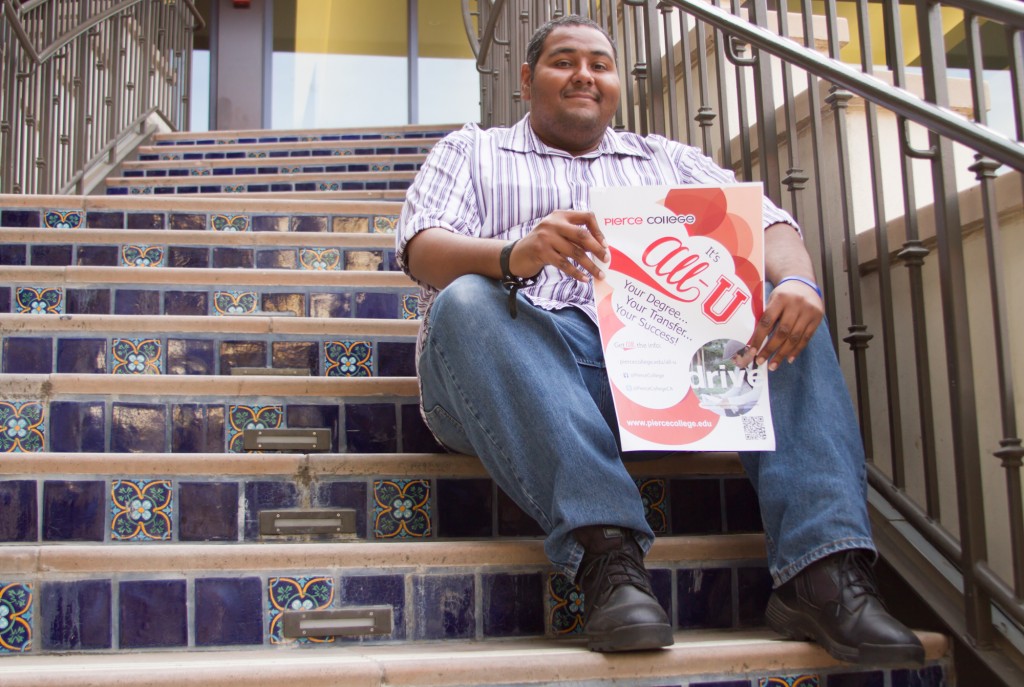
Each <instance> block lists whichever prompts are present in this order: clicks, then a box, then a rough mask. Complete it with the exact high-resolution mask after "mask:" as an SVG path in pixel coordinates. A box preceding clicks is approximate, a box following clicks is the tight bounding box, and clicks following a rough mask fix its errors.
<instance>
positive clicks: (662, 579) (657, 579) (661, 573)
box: [649, 568, 672, 622]
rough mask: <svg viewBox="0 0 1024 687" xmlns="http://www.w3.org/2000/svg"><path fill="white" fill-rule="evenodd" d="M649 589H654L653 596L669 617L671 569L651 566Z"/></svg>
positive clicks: (670, 607)
mask: <svg viewBox="0 0 1024 687" xmlns="http://www.w3.org/2000/svg"><path fill="white" fill-rule="evenodd" d="M649 573H650V577H651V589H652V590H653V591H654V598H655V599H657V600H658V603H660V604H661V607H662V608H664V609H665V613H666V614H667V615H668V617H669V618H671V617H672V571H671V570H667V569H665V568H651V569H650V571H649ZM670 622H671V621H670Z"/></svg>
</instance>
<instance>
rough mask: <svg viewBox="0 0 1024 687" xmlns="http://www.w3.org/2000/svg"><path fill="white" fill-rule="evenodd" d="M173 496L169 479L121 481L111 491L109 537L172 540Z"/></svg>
mask: <svg viewBox="0 0 1024 687" xmlns="http://www.w3.org/2000/svg"><path fill="white" fill-rule="evenodd" d="M173 494H174V492H173V491H172V489H171V483H170V481H169V480H150V481H146V480H137V481H128V480H120V481H118V482H114V483H113V485H112V486H111V488H110V513H111V515H112V516H113V517H112V520H111V523H110V538H111V539H112V540H114V541H153V540H168V539H170V538H171V516H172V511H173Z"/></svg>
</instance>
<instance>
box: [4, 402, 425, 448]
mask: <svg viewBox="0 0 1024 687" xmlns="http://www.w3.org/2000/svg"><path fill="white" fill-rule="evenodd" d="M279 427H280V428H293V429H295V428H328V429H330V430H331V431H332V443H331V450H332V451H335V452H339V451H340V452H346V453H396V452H405V453H420V452H428V453H429V452H435V451H438V450H440V449H439V446H438V444H437V442H436V441H434V439H433V437H432V435H431V434H430V432H429V430H427V428H426V425H424V424H423V420H422V418H421V417H420V413H419V408H418V406H417V405H416V404H414V403H410V402H408V401H403V400H387V399H384V398H381V399H378V400H376V401H375V402H373V403H360V402H346V403H339V402H338V401H336V400H331V401H327V400H317V399H309V400H308V401H306V402H304V403H294V402H290V401H289V402H285V401H284V400H279V399H277V400H276V399H272V398H267V399H261V400H260V402H259V403H251V404H245V403H244V402H241V403H240V402H239V401H229V402H210V403H166V402H164V403H161V402H154V403H132V402H124V401H117V400H102V399H96V400H53V401H49V402H47V403H43V402H42V401H22V400H19V401H4V400H0V453H31V452H39V451H58V452H68V453H79V452H105V451H111V452H115V453H121V452H129V453H140V452H142V453H221V452H224V451H231V452H239V451H241V450H242V448H241V435H242V431H243V430H244V429H246V428H279Z"/></svg>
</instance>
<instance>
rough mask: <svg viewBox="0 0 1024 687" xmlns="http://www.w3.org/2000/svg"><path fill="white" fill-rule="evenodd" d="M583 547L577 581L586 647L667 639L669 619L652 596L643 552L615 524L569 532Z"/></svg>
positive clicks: (620, 647) (622, 647) (650, 645)
mask: <svg viewBox="0 0 1024 687" xmlns="http://www.w3.org/2000/svg"><path fill="white" fill-rule="evenodd" d="M574 534H575V535H576V538H577V539H578V540H579V542H580V543H581V544H582V545H583V548H584V550H585V553H584V554H583V561H582V562H581V563H580V569H579V573H577V575H576V582H577V583H578V584H579V585H580V586H581V587H582V588H583V607H584V614H583V631H584V633H585V634H586V636H587V646H588V647H589V648H590V650H591V651H639V650H642V649H658V648H660V647H663V646H669V645H671V644H672V642H673V639H672V624H671V623H669V621H668V616H667V615H666V614H665V610H664V609H663V608H662V607H661V604H659V603H658V600H657V599H655V598H654V592H653V591H652V590H651V581H650V577H649V576H648V574H647V569H646V568H645V567H644V560H643V558H644V557H643V552H642V551H641V550H640V545H639V544H637V543H636V540H635V539H634V538H633V537H632V536H629V535H628V534H626V533H625V532H623V530H621V529H619V528H618V527H583V528H580V529H578V530H576V531H575V532H574Z"/></svg>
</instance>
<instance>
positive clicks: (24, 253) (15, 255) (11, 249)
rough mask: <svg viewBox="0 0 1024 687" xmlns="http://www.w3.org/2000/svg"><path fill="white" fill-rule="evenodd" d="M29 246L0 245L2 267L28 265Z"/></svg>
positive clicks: (0, 263)
mask: <svg viewBox="0 0 1024 687" xmlns="http://www.w3.org/2000/svg"><path fill="white" fill-rule="evenodd" d="M27 264H28V246H26V245H24V244H10V243H5V244H2V245H0V265H27Z"/></svg>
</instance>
